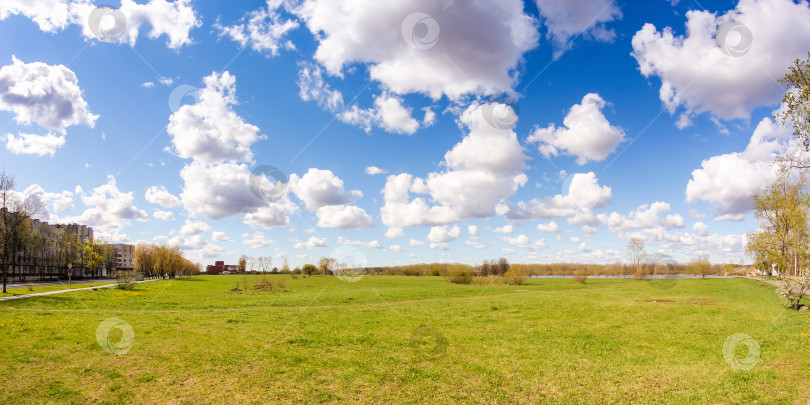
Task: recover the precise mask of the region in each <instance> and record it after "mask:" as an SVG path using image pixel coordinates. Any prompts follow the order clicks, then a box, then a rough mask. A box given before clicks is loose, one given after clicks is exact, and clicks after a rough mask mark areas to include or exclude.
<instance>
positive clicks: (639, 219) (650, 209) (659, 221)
mask: <svg viewBox="0 0 810 405" xmlns="http://www.w3.org/2000/svg"><path fill="white" fill-rule="evenodd" d="M670 210H671V208H670V205H669V204H668V203H665V202H661V201H658V202H654V203H652V204H650V205H648V204H643V205H641V206H639V207H638V209H636V210H635V211H632V212H630V213H629V214H628V215H627V216H625V215H621V214H619V213H617V212H613V213H611V214H610V215H608V214H599V215H598V216H597V217H598V218H599V220H600V221H601V222H602V223H604V224H606V225H607V226H608V228H609V229H610V231H611V232H613V233H622V232H626V231H635V230H639V229H642V230H646V229H652V228H657V227H662V228H666V229H671V228H683V226H684V220H683V217H681V216H680V215H678V214H669V215H666V216H664V217H661V215H662V214H664V213H666V212H669V211H670Z"/></svg>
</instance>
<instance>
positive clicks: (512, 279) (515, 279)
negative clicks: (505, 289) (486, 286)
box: [503, 275, 526, 285]
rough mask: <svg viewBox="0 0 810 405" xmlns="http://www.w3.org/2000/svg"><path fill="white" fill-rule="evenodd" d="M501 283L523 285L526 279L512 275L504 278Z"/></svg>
mask: <svg viewBox="0 0 810 405" xmlns="http://www.w3.org/2000/svg"><path fill="white" fill-rule="evenodd" d="M503 281H504V283H505V284H507V285H523V283H524V282H525V281H526V279H524V278H523V277H521V276H517V275H512V276H505V277H504V278H503Z"/></svg>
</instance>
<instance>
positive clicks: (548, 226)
mask: <svg viewBox="0 0 810 405" xmlns="http://www.w3.org/2000/svg"><path fill="white" fill-rule="evenodd" d="M537 230H538V231H541V232H548V233H560V226H559V225H557V223H556V222H554V221H550V222H548V223H545V224H537Z"/></svg>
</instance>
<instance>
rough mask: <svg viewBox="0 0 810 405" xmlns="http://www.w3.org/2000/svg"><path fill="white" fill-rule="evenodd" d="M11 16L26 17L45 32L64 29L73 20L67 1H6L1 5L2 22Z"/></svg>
mask: <svg viewBox="0 0 810 405" xmlns="http://www.w3.org/2000/svg"><path fill="white" fill-rule="evenodd" d="M10 15H24V16H26V17H28V18H30V19H31V21H33V22H35V23H36V24H37V25H39V29H40V30H42V31H45V32H56V31H59V30H62V29H64V28H65V27H67V26H68V24H70V23H71V22H72V20H73V16H72V15H71V12H70V6H69V5H68V2H67V0H40V1H30V0H6V1H3V2H2V3H0V20H5V19H6V17H8V16H10Z"/></svg>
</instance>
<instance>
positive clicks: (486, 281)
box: [472, 277, 495, 285]
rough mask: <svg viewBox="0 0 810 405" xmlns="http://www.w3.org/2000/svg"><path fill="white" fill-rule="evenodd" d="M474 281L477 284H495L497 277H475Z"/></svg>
mask: <svg viewBox="0 0 810 405" xmlns="http://www.w3.org/2000/svg"><path fill="white" fill-rule="evenodd" d="M472 283H473V284H475V285H492V284H495V279H494V278H492V277H474V278H473V280H472Z"/></svg>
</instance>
